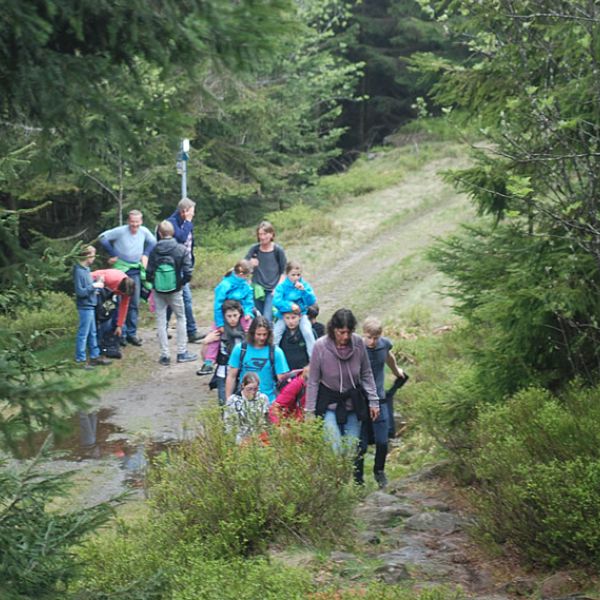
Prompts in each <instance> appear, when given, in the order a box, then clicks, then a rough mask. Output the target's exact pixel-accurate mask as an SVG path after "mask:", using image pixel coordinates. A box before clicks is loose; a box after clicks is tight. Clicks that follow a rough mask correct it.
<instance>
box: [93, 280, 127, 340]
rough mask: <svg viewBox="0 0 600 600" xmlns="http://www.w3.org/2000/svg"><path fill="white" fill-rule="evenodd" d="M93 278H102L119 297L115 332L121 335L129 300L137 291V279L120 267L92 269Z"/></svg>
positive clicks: (106, 286) (105, 284)
mask: <svg viewBox="0 0 600 600" xmlns="http://www.w3.org/2000/svg"><path fill="white" fill-rule="evenodd" d="M92 278H93V279H94V280H102V281H103V282H104V287H105V288H107V289H109V290H110V291H111V292H112V293H113V294H115V295H116V296H118V297H119V300H120V302H119V312H118V315H117V321H116V327H115V328H114V333H115V335H117V336H119V337H121V333H122V327H123V325H124V324H125V318H126V317H127V311H128V310H129V302H130V300H131V296H132V295H133V294H134V292H135V281H134V280H133V279H132V278H131V277H127V274H126V273H125V272H123V271H120V270H119V269H98V270H96V271H92Z"/></svg>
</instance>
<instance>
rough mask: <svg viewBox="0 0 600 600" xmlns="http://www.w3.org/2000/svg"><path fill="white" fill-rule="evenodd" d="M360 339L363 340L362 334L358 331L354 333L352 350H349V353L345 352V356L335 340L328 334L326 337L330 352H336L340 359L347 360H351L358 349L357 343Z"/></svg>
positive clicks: (326, 345) (326, 344) (351, 343)
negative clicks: (340, 351) (341, 353)
mask: <svg viewBox="0 0 600 600" xmlns="http://www.w3.org/2000/svg"><path fill="white" fill-rule="evenodd" d="M360 340H361V338H360V336H359V335H358V334H356V333H353V334H352V338H351V340H350V347H351V350H350V352H348V354H345V355H344V356H341V355H340V353H339V351H338V347H337V346H336V345H335V342H334V341H333V340H332V339H331V338H330V337H329V336H328V335H327V334H326V337H325V347H326V348H327V349H328V350H329V351H330V352H332V353H333V354H335V355H336V356H337V358H338V359H339V360H341V361H347V360H350V359H351V358H352V357H353V356H354V353H355V352H356V351H357V344H358V343H359V341H360Z"/></svg>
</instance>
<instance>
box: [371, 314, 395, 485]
mask: <svg viewBox="0 0 600 600" xmlns="http://www.w3.org/2000/svg"><path fill="white" fill-rule="evenodd" d="M382 333H383V327H382V325H381V321H379V319H376V318H375V317H367V318H366V319H365V321H364V323H363V339H364V341H365V345H366V347H367V355H368V357H369V362H370V363H371V370H372V371H373V378H374V379H375V386H376V388H377V396H378V397H379V406H380V412H379V417H377V419H375V421H371V420H368V421H365V422H363V424H362V429H361V440H360V451H361V454H362V455H364V454H365V452H366V451H367V446H368V444H369V441H370V438H373V439H374V441H375V464H374V465H373V474H374V476H375V481H376V482H377V484H378V485H379V487H380V488H384V487H385V486H386V485H387V478H386V476H385V459H386V457H387V453H388V435H389V423H390V419H393V418H394V415H391V414H390V413H389V410H388V408H389V407H388V405H387V403H386V401H385V390H384V380H385V373H384V371H385V365H387V366H388V367H389V368H390V370H391V371H392V373H393V374H394V375H395V376H396V377H398V378H401V379H404V378H405V374H404V371H402V369H400V368H399V367H398V364H397V363H396V359H395V357H394V355H393V354H392V353H391V352H390V350H391V349H392V342H391V341H390V340H389V339H388V338H386V337H382ZM361 460H362V459H361Z"/></svg>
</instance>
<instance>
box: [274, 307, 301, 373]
mask: <svg viewBox="0 0 600 600" xmlns="http://www.w3.org/2000/svg"><path fill="white" fill-rule="evenodd" d="M283 322H284V323H285V331H284V332H283V335H282V336H281V339H280V340H279V347H280V348H281V349H282V350H283V353H284V354H285V357H286V359H287V362H288V366H289V368H290V369H291V370H292V371H294V370H295V369H303V368H304V367H305V366H306V365H307V364H308V352H307V350H306V342H305V341H304V336H303V335H302V333H301V332H300V328H299V327H298V326H299V325H300V315H299V314H298V313H295V312H286V313H284V314H283Z"/></svg>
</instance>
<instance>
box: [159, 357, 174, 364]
mask: <svg viewBox="0 0 600 600" xmlns="http://www.w3.org/2000/svg"><path fill="white" fill-rule="evenodd" d="M158 364H160V365H162V366H163V367H168V366H169V365H170V364H171V359H170V358H169V357H168V356H161V357H160V358H159V359H158Z"/></svg>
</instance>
